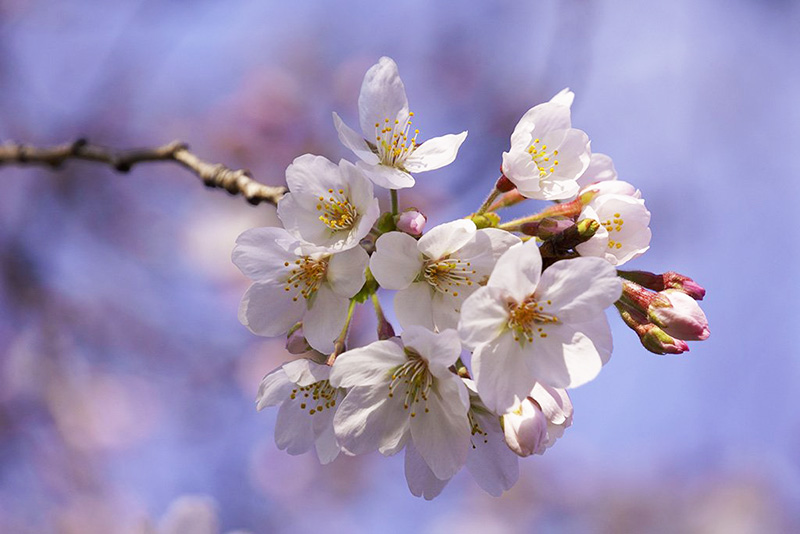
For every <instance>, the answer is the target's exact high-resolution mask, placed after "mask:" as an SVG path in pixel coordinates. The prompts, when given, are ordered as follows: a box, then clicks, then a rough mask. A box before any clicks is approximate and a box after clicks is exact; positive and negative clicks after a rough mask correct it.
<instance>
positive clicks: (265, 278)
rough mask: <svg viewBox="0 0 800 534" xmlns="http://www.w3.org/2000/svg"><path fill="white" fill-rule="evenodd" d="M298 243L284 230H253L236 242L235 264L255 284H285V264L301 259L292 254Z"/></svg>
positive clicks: (232, 255)
mask: <svg viewBox="0 0 800 534" xmlns="http://www.w3.org/2000/svg"><path fill="white" fill-rule="evenodd" d="M296 241H297V238H295V237H293V236H292V235H290V234H289V232H287V231H286V230H284V229H283V228H251V229H250V230H246V231H245V232H243V233H242V234H241V235H240V236H239V237H238V238H236V246H235V247H233V253H232V254H231V260H232V261H233V263H234V265H236V266H237V267H238V268H239V270H240V271H242V273H243V274H244V275H245V276H247V277H248V278H250V279H252V280H256V281H259V282H277V281H282V280H283V279H284V277H285V274H286V267H285V266H284V263H285V262H287V261H288V262H290V263H291V262H293V261H294V260H295V259H297V257H296V256H295V254H293V253H292V252H290V250H291V249H292V248H293V244H294V243H295V242H296Z"/></svg>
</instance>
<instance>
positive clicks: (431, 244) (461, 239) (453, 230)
mask: <svg viewBox="0 0 800 534" xmlns="http://www.w3.org/2000/svg"><path fill="white" fill-rule="evenodd" d="M477 231H478V230H477V228H476V226H475V223H474V222H472V221H470V220H467V219H458V220H455V221H452V222H449V223H445V224H440V225H439V226H434V227H433V228H431V229H430V230H428V231H427V232H426V233H425V235H424V236H422V237H421V238H420V239H419V242H418V244H417V246H418V248H419V251H420V252H422V253H423V254H424V255H425V256H427V257H428V258H430V259H433V260H438V259H440V258H442V257H444V256H446V255H448V254H452V253H453V252H455V251H457V250H458V249H460V248H461V247H463V246H464V245H466V244H467V243H469V241H470V240H471V239H472V238H474V237H475V232H477Z"/></svg>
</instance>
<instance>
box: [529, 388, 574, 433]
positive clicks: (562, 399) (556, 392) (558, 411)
mask: <svg viewBox="0 0 800 534" xmlns="http://www.w3.org/2000/svg"><path fill="white" fill-rule="evenodd" d="M529 397H532V398H533V400H535V401H536V402H537V403H538V404H539V407H540V408H541V409H542V413H543V414H544V416H545V417H546V418H547V420H548V421H549V422H551V423H553V424H555V425H561V424H563V423H565V422H566V421H567V420H568V419H571V418H572V411H573V409H572V401H571V400H570V398H569V395H567V392H566V391H564V390H563V389H557V388H553V387H550V386H548V385H545V384H540V383H538V382H537V383H536V385H535V386H533V389H532V390H531V393H530V395H529Z"/></svg>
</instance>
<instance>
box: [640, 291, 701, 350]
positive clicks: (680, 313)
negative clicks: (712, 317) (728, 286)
mask: <svg viewBox="0 0 800 534" xmlns="http://www.w3.org/2000/svg"><path fill="white" fill-rule="evenodd" d="M659 295H662V296H664V297H666V298H667V300H668V301H669V306H663V305H662V304H661V303H660V302H654V303H653V304H651V305H650V307H649V308H648V310H647V316H648V318H649V319H650V320H651V321H652V322H653V323H655V324H656V325H657V326H659V327H661V329H662V330H664V332H666V333H667V334H669V335H670V336H672V337H677V338H680V339H685V340H689V341H702V340H704V339H706V338H708V336H709V335H710V334H711V332H710V331H709V329H708V319H706V314H705V313H703V310H702V309H701V308H700V306H699V305H698V304H697V302H696V301H695V300H694V299H693V298H692V297H690V296H689V295H687V294H686V293H683V292H681V291H678V290H677V289H666V290H664V291H661V292H659Z"/></svg>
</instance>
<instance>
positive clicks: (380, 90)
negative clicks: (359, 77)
mask: <svg viewBox="0 0 800 534" xmlns="http://www.w3.org/2000/svg"><path fill="white" fill-rule="evenodd" d="M358 116H359V122H360V123H361V131H362V132H363V134H364V135H363V136H361V135H359V134H358V133H356V132H355V131H354V130H352V129H351V128H350V127H349V126H347V125H346V124H344V122H343V121H342V119H341V118H339V115H337V114H336V113H334V114H333V124H334V126H335V127H336V131H337V132H338V133H339V140H340V141H341V142H342V144H344V145H345V146H346V147H347V148H349V149H350V150H352V151H353V152H354V153H355V154H356V156H358V157H359V159H360V160H361V161H360V162H358V167H359V168H361V169H362V170H363V171H364V172H365V173H366V175H367V176H369V178H370V179H371V180H372V181H373V182H375V183H376V184H377V185H379V186H381V187H385V188H387V189H403V188H405V187H411V186H413V185H414V178H413V177H412V176H411V175H410V174H409V173H412V172H414V173H416V172H423V171H431V170H434V169H438V168H440V167H444V166H445V165H449V164H450V163H452V162H453V160H455V158H456V155H457V154H458V149H459V147H460V146H461V143H463V142H464V139H466V137H467V132H461V133H460V134H458V135H455V134H450V135H444V136H442V137H434V138H432V139H428V140H427V141H425V142H424V143H418V142H417V135H418V134H419V130H412V129H411V118H412V117H413V116H414V113H413V112H410V111H409V110H408V99H407V98H406V89H405V86H404V85H403V81H402V80H401V79H400V75H399V74H398V73H397V65H396V64H395V62H394V61H393V60H392V59H391V58H388V57H382V58H381V59H380V60H379V61H378V63H376V64H375V65H373V66H372V67H371V68H370V69H369V70H368V71H367V74H366V75H365V76H364V83H363V84H362V85H361V94H360V95H359V97H358Z"/></svg>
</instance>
